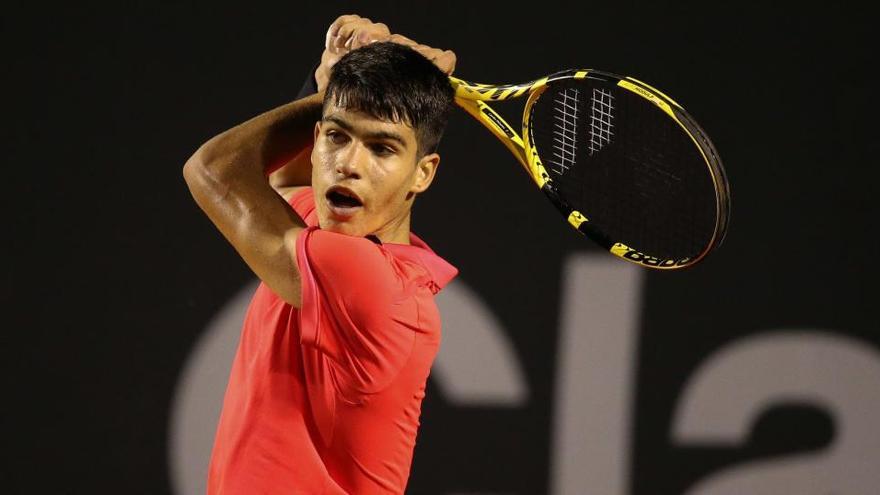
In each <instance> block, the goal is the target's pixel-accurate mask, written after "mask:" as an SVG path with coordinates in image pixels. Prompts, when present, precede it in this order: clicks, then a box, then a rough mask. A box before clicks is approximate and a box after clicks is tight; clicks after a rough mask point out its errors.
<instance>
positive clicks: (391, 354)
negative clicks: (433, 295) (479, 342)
mask: <svg viewBox="0 0 880 495" xmlns="http://www.w3.org/2000/svg"><path fill="white" fill-rule="evenodd" d="M297 265H298V266H299V270H300V275H301V278H302V307H301V308H300V325H299V326H300V341H301V343H302V344H303V345H308V346H313V347H315V348H317V349H318V350H319V351H320V352H322V353H324V354H326V355H328V356H329V357H330V358H331V360H332V361H333V363H334V365H335V369H336V371H337V380H338V383H337V385H338V386H339V387H341V388H342V389H343V390H342V391H343V392H345V391H347V392H350V393H353V394H369V393H375V392H379V391H381V390H382V389H383V388H385V387H386V386H387V385H388V384H390V383H391V381H392V380H393V379H394V377H396V376H397V374H398V372H399V371H400V369H401V368H402V367H403V365H404V364H405V363H406V361H407V360H408V359H409V355H410V353H411V351H412V348H413V344H414V342H415V331H414V330H413V329H411V328H408V327H407V326H406V325H403V324H401V323H400V322H398V321H397V320H396V319H395V317H394V314H395V311H396V310H399V307H400V306H401V305H406V304H410V303H412V304H415V301H414V300H413V299H412V298H406V297H405V290H404V288H403V282H402V280H401V278H400V277H399V276H398V274H397V273H396V272H395V270H394V268H393V266H392V264H391V261H390V260H389V258H388V257H386V255H385V253H384V252H383V250H382V248H381V247H380V246H379V245H377V244H375V243H373V242H372V241H370V240H368V239H365V238H361V237H352V236H346V235H343V234H337V233H333V232H326V231H322V230H319V229H317V228H314V227H312V228H309V229H307V230H306V231H304V232H303V233H302V234H300V236H299V238H298V239H297ZM346 395H348V394H346Z"/></svg>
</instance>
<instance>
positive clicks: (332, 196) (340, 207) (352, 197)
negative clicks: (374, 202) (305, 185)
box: [327, 186, 364, 213]
mask: <svg viewBox="0 0 880 495" xmlns="http://www.w3.org/2000/svg"><path fill="white" fill-rule="evenodd" d="M327 201H328V202H329V203H330V206H331V207H332V208H333V209H334V210H337V211H338V212H339V213H351V212H352V210H353V209H355V208H359V207H361V206H363V205H364V204H363V202H361V199H360V198H359V197H358V195H357V194H355V193H354V191H351V190H350V189H346V188H344V187H340V186H333V187H331V188H330V189H329V190H328V191H327Z"/></svg>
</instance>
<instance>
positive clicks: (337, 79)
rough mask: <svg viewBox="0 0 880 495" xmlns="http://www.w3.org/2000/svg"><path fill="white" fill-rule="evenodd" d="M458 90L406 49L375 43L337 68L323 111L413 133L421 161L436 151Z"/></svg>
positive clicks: (446, 78)
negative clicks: (350, 113) (357, 115)
mask: <svg viewBox="0 0 880 495" xmlns="http://www.w3.org/2000/svg"><path fill="white" fill-rule="evenodd" d="M454 94H455V92H454V90H453V89H452V86H451V85H450V84H449V77H448V76H446V74H444V73H443V71H441V70H440V69H439V68H437V66H436V65H434V63H433V62H431V61H430V60H428V59H427V58H425V57H424V56H422V55H421V54H420V53H418V52H416V51H415V50H413V49H412V48H409V47H408V46H404V45H401V44H399V43H393V42H390V41H384V42H376V43H371V44H369V45H366V46H364V47H361V48H359V49H357V50H353V51H351V52H349V53H347V54H345V56H343V57H342V58H340V59H339V61H338V62H336V64H335V65H334V66H333V69H332V71H331V73H330V80H329V82H328V83H327V89H326V93H325V94H324V107H325V108H326V106H327V104H328V103H329V102H331V101H332V102H333V103H334V104H335V105H336V106H338V107H340V108H345V109H348V110H355V111H359V112H364V113H366V114H367V115H369V116H371V117H373V118H376V119H379V120H385V121H389V122H403V123H405V124H407V125H409V126H411V127H412V128H413V130H414V131H415V133H416V138H417V140H418V144H419V149H418V156H419V157H422V156H424V155H426V154H428V153H433V152H435V151H436V150H437V145H438V144H439V143H440V138H441V137H442V135H443V129H444V128H445V127H446V122H447V121H448V120H449V112H450V109H451V108H452V102H453V97H454Z"/></svg>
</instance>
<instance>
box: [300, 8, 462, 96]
mask: <svg viewBox="0 0 880 495" xmlns="http://www.w3.org/2000/svg"><path fill="white" fill-rule="evenodd" d="M375 41H392V42H394V43H400V44H401V45H406V46H409V47H410V48H412V49H413V50H415V51H417V52H419V53H421V54H422V55H423V56H424V57H425V58H427V59H428V60H430V61H432V62H434V65H436V66H437V67H438V68H440V70H442V71H443V72H444V73H446V74H452V72H453V71H454V70H455V62H456V57H455V53H453V52H452V51H451V50H440V49H438V48H432V47H430V46H427V45H422V44H419V43H417V42H415V41H413V40H411V39H409V38H407V37H406V36H403V35H400V34H392V33H391V31H390V30H389V29H388V26H386V25H385V24H383V23H381V22H373V21H371V20H370V19H367V18H366V17H361V16H358V15H354V14H350V15H343V16H339V18H337V19H336V20H335V21H333V24H330V28H329V29H327V35H326V38H325V40H324V53H323V54H321V65H320V66H318V68H317V70H315V82H317V83H318V92H322V91H324V89H325V88H326V87H327V81H328V80H329V78H330V69H331V68H332V67H333V65H334V64H335V63H336V62H337V61H338V60H339V59H340V58H341V57H342V56H343V55H345V54H346V53H348V52H350V51H351V50H356V49H358V48H360V47H362V46H364V45H367V44H369V43H373V42H375Z"/></svg>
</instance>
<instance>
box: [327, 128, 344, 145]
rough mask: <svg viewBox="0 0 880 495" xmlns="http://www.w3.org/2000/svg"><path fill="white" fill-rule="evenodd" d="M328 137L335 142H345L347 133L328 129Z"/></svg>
mask: <svg viewBox="0 0 880 495" xmlns="http://www.w3.org/2000/svg"><path fill="white" fill-rule="evenodd" d="M327 139H328V140H329V141H330V142H331V143H333V144H342V143H344V142H345V134H342V133H341V132H336V131H327Z"/></svg>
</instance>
